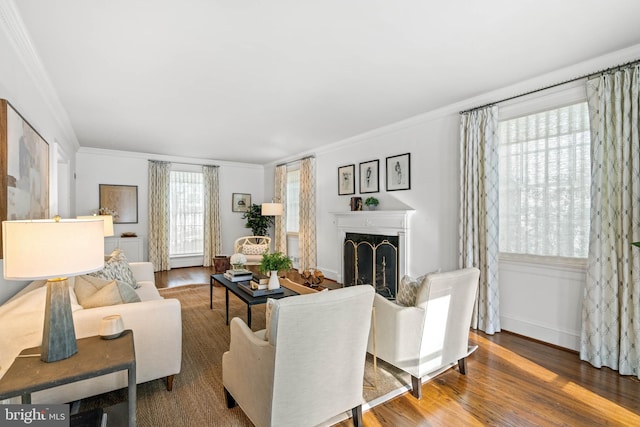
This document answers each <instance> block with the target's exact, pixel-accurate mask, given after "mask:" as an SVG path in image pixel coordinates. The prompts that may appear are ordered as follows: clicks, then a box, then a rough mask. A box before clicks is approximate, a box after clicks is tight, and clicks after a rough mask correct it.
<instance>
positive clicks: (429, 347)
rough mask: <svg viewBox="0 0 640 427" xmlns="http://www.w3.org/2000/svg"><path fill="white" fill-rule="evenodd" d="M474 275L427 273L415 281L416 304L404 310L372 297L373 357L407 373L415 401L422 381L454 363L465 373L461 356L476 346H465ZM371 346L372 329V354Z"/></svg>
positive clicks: (476, 272)
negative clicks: (409, 376)
mask: <svg viewBox="0 0 640 427" xmlns="http://www.w3.org/2000/svg"><path fill="white" fill-rule="evenodd" d="M479 275H480V271H479V270H478V269H476V268H465V269H462V270H457V271H451V272H446V273H433V274H429V275H426V276H424V278H423V279H422V280H421V281H420V282H421V283H415V285H417V286H416V289H415V291H416V293H415V303H414V305H413V306H409V307H407V306H402V305H399V304H396V303H395V302H392V301H389V300H387V299H386V298H384V297H382V296H380V295H377V294H376V296H375V299H374V304H373V305H374V307H375V318H376V328H375V330H376V337H375V339H376V348H375V354H376V356H377V357H378V358H380V359H382V360H384V361H386V362H388V363H391V364H392V365H394V366H397V367H398V368H400V369H402V370H403V371H406V372H408V373H409V374H411V379H412V381H411V382H412V388H413V390H412V394H413V395H414V396H415V397H416V398H417V399H420V398H421V397H422V390H421V384H422V379H430V378H433V377H435V376H436V375H438V374H440V373H442V372H444V371H445V370H447V369H449V368H450V367H452V366H454V365H455V363H456V362H457V363H458V367H459V370H460V373H462V374H466V357H467V356H468V355H469V354H471V353H472V352H473V351H475V349H476V348H477V346H474V347H469V327H470V326H471V314H472V311H473V305H474V300H475V296H476V290H477V288H478V278H479ZM405 280H406V278H403V280H402V282H405ZM404 285H405V283H401V286H404ZM409 286H410V285H409ZM398 294H400V292H399V293H398ZM373 342H374V337H373V328H372V330H371V332H370V335H369V343H368V348H367V351H368V352H369V353H372V354H373V353H374V349H373Z"/></svg>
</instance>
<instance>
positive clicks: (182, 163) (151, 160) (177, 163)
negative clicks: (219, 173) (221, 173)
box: [148, 159, 220, 168]
mask: <svg viewBox="0 0 640 427" xmlns="http://www.w3.org/2000/svg"><path fill="white" fill-rule="evenodd" d="M148 160H149V161H150V162H164V163H173V164H176V165H190V166H211V167H214V168H219V167H220V165H205V164H202V163H187V162H170V161H166V160H154V159H148Z"/></svg>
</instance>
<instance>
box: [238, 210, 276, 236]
mask: <svg viewBox="0 0 640 427" xmlns="http://www.w3.org/2000/svg"><path fill="white" fill-rule="evenodd" d="M242 218H243V219H246V220H247V223H246V224H245V225H244V226H245V227H247V228H250V229H251V232H252V233H253V235H254V236H266V235H267V233H268V232H269V227H271V226H272V225H273V217H272V216H262V206H260V205H256V204H252V205H251V206H249V208H248V209H247V211H246V212H245V213H244V214H242Z"/></svg>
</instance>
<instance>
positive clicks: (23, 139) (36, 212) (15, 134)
mask: <svg viewBox="0 0 640 427" xmlns="http://www.w3.org/2000/svg"><path fill="white" fill-rule="evenodd" d="M0 169H2V172H1V173H0V187H2V189H3V190H2V191H3V195H2V197H0V221H5V220H9V221H11V220H19V219H46V218H49V144H48V143H47V141H45V140H44V138H43V137H42V136H40V134H39V133H38V132H37V131H36V130H35V129H34V128H33V127H31V125H30V124H29V122H27V121H26V120H25V119H24V117H22V115H20V113H18V111H16V110H15V109H14V108H13V107H12V106H11V104H10V103H9V102H8V101H7V100H4V99H0ZM1 233H2V231H1V230H0V238H1V237H2V234H1ZM0 257H2V247H0Z"/></svg>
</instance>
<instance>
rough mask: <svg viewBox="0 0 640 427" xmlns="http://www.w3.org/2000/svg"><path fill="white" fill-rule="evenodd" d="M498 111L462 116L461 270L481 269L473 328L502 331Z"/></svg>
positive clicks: (478, 112) (490, 110) (491, 108)
mask: <svg viewBox="0 0 640 427" xmlns="http://www.w3.org/2000/svg"><path fill="white" fill-rule="evenodd" d="M497 132H498V108H497V107H495V106H493V107H487V108H483V109H478V110H473V111H470V112H467V113H464V114H462V116H461V123H460V187H461V188H460V236H459V246H460V258H459V265H460V268H464V267H477V268H478V269H480V284H479V287H478V294H477V297H476V303H475V307H474V313H473V319H472V326H473V328H475V329H480V330H482V331H484V332H486V333H488V334H493V333H495V332H499V331H500V304H499V301H500V298H499V292H498V241H499V235H498V183H499V171H498V159H499V157H498V135H497Z"/></svg>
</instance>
